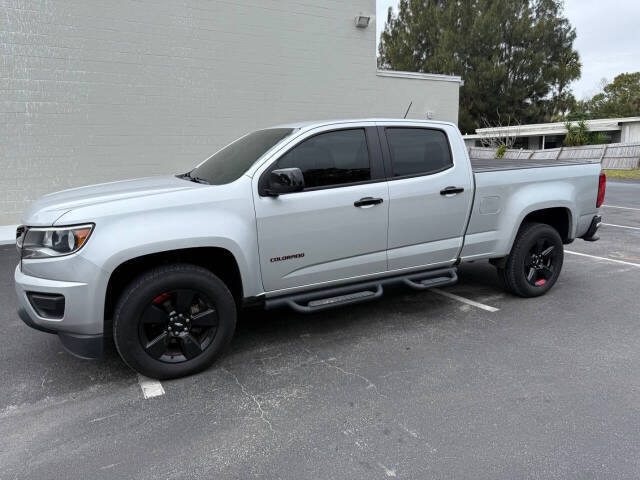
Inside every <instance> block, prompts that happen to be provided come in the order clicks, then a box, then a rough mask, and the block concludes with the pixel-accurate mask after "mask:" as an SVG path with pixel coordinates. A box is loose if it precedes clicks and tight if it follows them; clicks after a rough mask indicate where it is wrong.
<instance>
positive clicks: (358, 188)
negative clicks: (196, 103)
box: [15, 119, 606, 379]
mask: <svg viewBox="0 0 640 480" xmlns="http://www.w3.org/2000/svg"><path fill="white" fill-rule="evenodd" d="M605 182H606V179H605V176H604V174H603V173H601V167H600V165H599V164H598V163H584V162H583V163H580V162H576V161H573V162H572V161H557V160H550V161H547V162H543V161H536V162H530V161H510V160H501V159H495V160H486V161H470V159H469V156H468V152H467V149H466V148H465V144H464V141H463V139H462V136H461V135H460V132H459V131H458V129H457V127H456V126H455V125H453V124H450V123H441V122H432V121H428V122H427V121H415V120H384V119H372V120H350V121H346V120H345V121H330V122H313V123H297V124H292V125H284V126H279V127H274V128H267V129H262V130H258V131H255V132H253V133H249V134H248V135H245V136H243V137H241V138H240V139H238V140H236V141H235V142H233V143H231V144H230V145H228V146H226V147H225V148H223V149H222V150H220V151H218V152H217V153H215V154H214V155H213V156H211V157H210V158H208V159H207V160H205V161H203V162H202V163H200V164H199V165H198V166H197V167H195V168H194V169H193V170H191V171H190V172H188V173H184V174H180V175H176V176H155V177H149V178H142V179H137V180H127V181H118V182H113V183H105V184H101V185H94V186H87V187H82V188H74V189H71V190H65V191H62V192H58V193H53V194H50V195H45V196H44V197H42V198H41V199H39V200H38V201H37V202H35V203H34V204H33V205H32V206H31V207H30V209H29V210H28V211H27V212H26V213H25V214H24V217H23V220H22V223H23V225H22V226H20V227H19V228H18V230H17V233H16V237H17V240H16V243H17V247H18V249H19V252H20V263H19V265H18V266H17V268H16V270H15V286H16V291H17V295H18V299H19V308H18V314H19V316H20V318H21V319H22V320H23V321H24V322H25V323H26V324H27V325H29V326H31V327H33V328H36V329H38V330H41V331H45V332H50V333H56V334H57V335H58V336H59V338H60V340H61V341H62V343H63V345H64V346H65V347H66V348H67V349H68V350H69V351H71V352H72V353H74V354H76V355H78V356H81V357H85V358H96V357H99V356H100V355H101V352H102V350H103V347H104V344H105V342H106V341H111V340H110V339H111V337H113V341H114V342H115V345H116V347H117V350H118V352H119V354H120V356H121V357H122V359H123V360H124V362H126V364H127V365H129V366H130V367H131V368H133V369H134V370H136V371H138V372H140V373H142V374H144V375H147V376H149V377H154V378H159V379H164V378H172V377H179V376H183V375H188V374H192V373H195V372H197V371H200V370H202V369H204V368H207V367H208V366H209V365H211V364H212V362H213V361H214V360H215V358H216V357H218V355H219V354H220V353H221V352H222V351H223V350H224V348H225V347H226V346H227V345H228V344H229V343H230V341H231V338H232V336H233V333H234V329H235V326H236V316H237V312H238V309H239V308H242V307H245V306H249V305H252V306H262V307H264V308H267V309H269V308H274V307H282V306H288V307H291V308H293V309H294V310H296V311H298V312H305V313H306V312H316V311H322V310H325V309H327V308H331V307H337V306H340V305H348V304H354V303H357V302H365V301H370V300H374V299H376V298H379V297H380V296H381V295H382V293H383V288H384V286H386V285H389V284H392V283H401V284H404V285H406V286H407V287H408V288H412V289H415V290H427V289H429V288H432V287H436V286H443V285H448V284H451V283H453V282H455V281H456V279H457V275H456V266H457V265H458V264H460V263H461V262H468V261H475V260H480V259H486V260H488V261H490V262H491V263H492V264H493V265H495V267H496V268H497V275H498V277H499V279H500V281H501V283H502V284H503V285H504V287H505V288H506V289H507V290H508V291H510V292H512V293H513V294H515V295H519V296H522V297H534V296H538V295H542V294H544V293H546V292H547V291H549V289H550V288H552V287H553V285H554V283H555V282H556V280H557V279H558V275H560V270H561V268H562V261H563V245H564V244H567V243H570V242H572V241H573V240H574V239H576V238H582V239H584V240H590V241H593V240H596V239H597V237H596V230H597V229H598V226H599V223H600V220H601V219H600V216H599V215H598V207H599V206H600V205H601V204H602V202H603V199H604V193H605ZM107 339H109V340H107Z"/></svg>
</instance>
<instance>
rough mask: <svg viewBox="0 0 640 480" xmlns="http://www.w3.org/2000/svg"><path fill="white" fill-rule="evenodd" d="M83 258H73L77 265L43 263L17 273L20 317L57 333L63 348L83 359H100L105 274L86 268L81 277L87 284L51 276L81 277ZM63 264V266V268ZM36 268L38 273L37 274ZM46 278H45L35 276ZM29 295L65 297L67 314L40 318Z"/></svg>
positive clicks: (102, 338)
mask: <svg viewBox="0 0 640 480" xmlns="http://www.w3.org/2000/svg"><path fill="white" fill-rule="evenodd" d="M78 262H80V259H77V258H76V259H74V262H73V263H74V265H70V264H62V263H59V262H48V261H41V262H39V263H38V264H37V265H35V264H32V265H31V268H25V267H26V266H23V270H24V271H21V270H20V266H18V267H16V270H15V275H14V279H15V288H16V295H17V297H18V315H19V316H20V318H21V319H22V321H23V322H24V323H26V324H27V325H28V326H30V327H32V328H35V329H37V330H40V331H43V332H47V333H55V334H57V335H58V337H59V338H60V341H61V342H62V344H63V346H64V347H65V348H66V349H67V350H68V351H70V352H71V353H73V354H74V355H77V356H79V357H82V358H99V357H101V356H102V350H103V346H104V336H103V335H104V332H103V328H104V322H103V319H104V295H101V294H100V293H99V292H104V290H105V288H104V275H103V274H102V271H101V270H100V269H99V268H97V267H96V268H88V265H87V264H86V262H85V264H84V265H83V267H84V268H81V269H80V270H81V275H82V278H83V279H86V280H87V282H86V283H85V282H77V281H63V280H53V279H51V278H52V277H53V278H55V277H58V278H59V277H60V276H61V275H65V276H66V275H68V276H70V277H76V278H77V277H79V276H80V275H79V274H78V269H76V268H74V267H77V266H78ZM63 265H64V267H63ZM36 269H37V271H35V270H36ZM27 272H28V273H27ZM35 273H37V274H39V275H46V276H47V277H48V278H42V277H40V276H36V275H34V274H35ZM29 293H39V294H56V295H62V296H64V311H63V312H62V315H61V316H57V317H56V318H47V317H44V316H41V315H40V314H39V313H38V311H37V310H36V308H34V305H33V304H32V301H31V300H30V299H29V296H28V294H29Z"/></svg>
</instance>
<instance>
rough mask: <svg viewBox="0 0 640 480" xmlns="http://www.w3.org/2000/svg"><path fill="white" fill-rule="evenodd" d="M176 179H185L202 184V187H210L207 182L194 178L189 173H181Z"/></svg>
mask: <svg viewBox="0 0 640 480" xmlns="http://www.w3.org/2000/svg"><path fill="white" fill-rule="evenodd" d="M176 176H177V177H178V178H186V179H187V180H189V181H191V182H195V183H202V184H204V185H211V184H210V183H209V182H208V181H207V180H205V179H204V178H201V177H194V176H192V175H191V172H187V173H183V174H182V175H176Z"/></svg>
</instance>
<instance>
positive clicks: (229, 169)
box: [187, 128, 293, 185]
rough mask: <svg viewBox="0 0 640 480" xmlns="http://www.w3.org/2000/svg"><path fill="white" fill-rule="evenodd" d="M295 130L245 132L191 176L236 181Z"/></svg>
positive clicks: (217, 182)
mask: <svg viewBox="0 0 640 480" xmlns="http://www.w3.org/2000/svg"><path fill="white" fill-rule="evenodd" d="M292 132H293V129H291V128H267V129H265V130H257V131H255V132H252V133H250V134H248V135H245V136H244V137H242V138H240V139H238V140H236V141H235V142H233V143H232V144H231V145H227V146H226V147H225V148H223V149H222V150H220V151H219V152H217V153H215V154H214V155H213V156H212V157H209V158H208V159H207V160H205V161H204V162H203V163H201V164H200V165H199V166H197V167H196V168H194V169H193V170H191V172H189V177H190V178H195V179H200V180H204V182H205V183H209V184H211V185H223V184H225V183H230V182H233V181H234V180H237V179H238V178H240V177H241V176H242V175H243V174H244V173H245V172H246V171H247V170H249V167H251V165H253V164H254V163H255V161H256V160H258V159H259V158H260V157H261V156H262V155H264V154H265V153H266V151H267V150H269V149H270V148H271V147H273V146H274V145H275V144H276V143H278V142H279V141H280V140H282V139H283V138H285V137H286V136H288V135H290V134H291V133H292ZM189 177H187V178H189Z"/></svg>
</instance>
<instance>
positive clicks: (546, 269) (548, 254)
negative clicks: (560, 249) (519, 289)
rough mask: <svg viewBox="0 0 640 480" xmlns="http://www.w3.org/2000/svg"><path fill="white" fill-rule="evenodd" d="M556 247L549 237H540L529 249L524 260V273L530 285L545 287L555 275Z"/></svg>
mask: <svg viewBox="0 0 640 480" xmlns="http://www.w3.org/2000/svg"><path fill="white" fill-rule="evenodd" d="M555 251H556V247H555V245H554V243H553V241H552V240H551V239H549V238H545V237H540V238H538V239H537V240H536V242H535V243H534V245H533V246H532V247H531V249H530V250H529V253H528V255H527V257H526V258H525V262H524V274H525V278H526V279H527V282H529V285H531V286H533V287H544V286H545V285H546V284H547V282H548V281H549V280H550V279H551V278H552V277H553V273H554V269H555V263H556V262H555V261H556V260H557V255H555V253H554V252H555Z"/></svg>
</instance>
